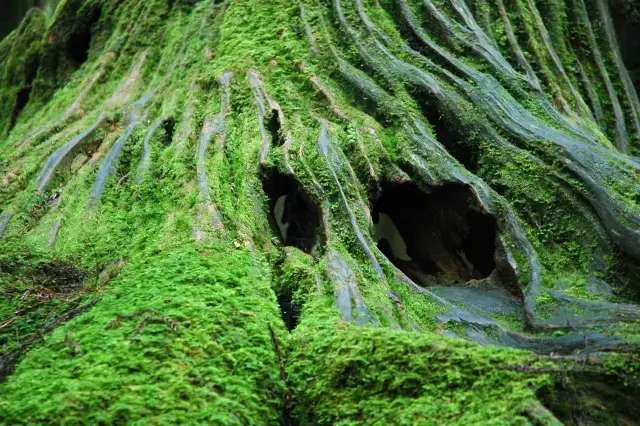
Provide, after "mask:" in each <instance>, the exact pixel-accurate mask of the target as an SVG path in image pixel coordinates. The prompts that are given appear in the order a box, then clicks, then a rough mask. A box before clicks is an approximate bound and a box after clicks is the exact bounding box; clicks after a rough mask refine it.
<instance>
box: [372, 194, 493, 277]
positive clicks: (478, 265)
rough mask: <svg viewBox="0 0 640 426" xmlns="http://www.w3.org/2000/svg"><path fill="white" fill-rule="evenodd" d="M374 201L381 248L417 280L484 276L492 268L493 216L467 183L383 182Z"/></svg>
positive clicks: (376, 230) (376, 231)
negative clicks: (421, 184)
mask: <svg viewBox="0 0 640 426" xmlns="http://www.w3.org/2000/svg"><path fill="white" fill-rule="evenodd" d="M372 204H373V206H372V213H373V221H374V224H375V236H376V240H377V241H378V247H379V248H380V251H382V252H383V253H384V254H385V256H387V257H388V258H389V260H391V261H392V262H393V263H394V264H395V265H396V266H397V267H398V268H400V269H401V270H402V271H403V272H404V273H406V274H407V275H408V276H409V277H411V278H412V279H413V280H415V281H416V282H417V283H421V284H424V285H426V284H428V283H431V282H433V277H434V276H438V277H443V278H445V279H447V280H451V281H469V280H472V279H483V278H486V277H488V276H489V275H490V274H491V273H492V272H493V270H494V269H495V268H496V264H495V260H494V255H495V252H496V232H497V229H496V221H495V219H494V218H493V216H491V215H488V214H486V213H484V212H482V211H481V210H480V209H479V208H478V203H477V200H476V199H475V196H474V194H473V193H472V191H471V189H470V188H469V187H468V186H466V185H461V184H447V185H443V186H436V187H431V188H429V190H428V191H423V190H421V189H420V188H419V187H418V186H417V185H415V184H414V183H400V184H398V183H383V185H382V186H381V191H380V193H379V194H378V195H377V197H376V199H375V200H374V201H373V203H372ZM430 277H432V278H430Z"/></svg>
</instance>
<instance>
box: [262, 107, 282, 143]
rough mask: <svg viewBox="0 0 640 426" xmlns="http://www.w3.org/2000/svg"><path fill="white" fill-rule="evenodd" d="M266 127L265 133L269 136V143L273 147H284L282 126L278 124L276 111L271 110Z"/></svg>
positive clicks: (278, 118)
mask: <svg viewBox="0 0 640 426" xmlns="http://www.w3.org/2000/svg"><path fill="white" fill-rule="evenodd" d="M266 127H267V131H268V132H269V134H270V135H271V143H273V145H274V146H282V145H284V138H283V137H282V133H281V130H282V124H281V123H280V117H279V116H278V111H276V110H275V109H273V110H271V113H270V114H269V119H268V121H267V126H266Z"/></svg>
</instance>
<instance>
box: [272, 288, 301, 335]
mask: <svg viewBox="0 0 640 426" xmlns="http://www.w3.org/2000/svg"><path fill="white" fill-rule="evenodd" d="M277 296H278V305H280V312H281V314H282V320H283V321H284V324H285V325H286V326H287V330H289V331H291V330H293V329H294V328H296V327H297V326H298V321H299V320H300V313H301V312H302V308H301V307H300V306H299V305H298V304H297V303H295V302H294V301H293V294H292V293H291V291H290V290H281V291H280V292H279V293H278V295H277Z"/></svg>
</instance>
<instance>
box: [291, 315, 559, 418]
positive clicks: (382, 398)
mask: <svg viewBox="0 0 640 426" xmlns="http://www.w3.org/2000/svg"><path fill="white" fill-rule="evenodd" d="M290 346H291V353H290V365H289V367H288V369H287V373H288V379H289V382H290V385H291V387H292V389H293V391H294V395H295V396H296V399H295V405H294V407H295V410H294V414H295V415H296V417H297V418H298V419H299V420H300V422H301V424H340V425H348V424H376V423H380V424H434V423H446V424H461V425H462V424H475V423H486V422H491V423H495V424H500V423H508V424H526V423H527V416H526V414H525V411H526V408H527V407H528V405H529V404H531V402H532V401H534V400H535V391H536V389H538V388H540V387H542V386H543V385H545V384H547V383H548V382H549V379H548V377H546V376H545V375H536V374H528V373H523V372H518V371H517V369H518V367H519V366H523V365H525V364H527V363H528V362H530V356H529V355H528V354H526V353H523V352H517V351H510V350H495V349H489V348H479V347H477V346H474V345H468V344H466V343H463V342H460V341H454V340H450V339H446V338H442V337H438V336H434V335H430V334H417V333H407V332H398V331H392V330H384V329H370V328H357V327H353V326H348V325H340V324H335V325H333V326H332V325H330V324H328V325H327V327H326V328H325V327H323V328H321V329H313V331H312V329H309V328H306V327H304V324H303V325H301V326H300V327H299V328H298V329H296V332H295V333H294V334H293V336H292V338H291V341H290Z"/></svg>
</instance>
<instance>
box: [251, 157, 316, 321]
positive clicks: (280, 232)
mask: <svg viewBox="0 0 640 426" xmlns="http://www.w3.org/2000/svg"><path fill="white" fill-rule="evenodd" d="M261 178H262V187H263V190H264V192H265V194H266V195H267V197H268V200H269V201H268V208H269V223H270V225H271V227H272V230H273V233H274V234H275V235H277V236H278V238H279V240H280V242H281V244H282V245H283V246H292V247H296V248H298V249H300V250H302V251H303V252H305V253H309V254H312V253H313V252H314V251H315V250H316V249H317V247H318V245H319V244H321V243H322V241H323V239H324V238H323V232H322V217H321V210H320V205H319V204H318V202H317V201H315V200H314V199H313V198H312V197H311V196H310V195H309V194H308V193H307V192H306V191H305V190H304V188H303V187H302V185H301V184H300V182H298V180H296V178H295V177H294V176H291V175H288V174H284V173H282V172H280V171H278V170H277V169H276V168H273V167H271V168H268V167H266V168H263V169H262V170H261ZM276 277H277V278H276V280H278V281H281V280H282V279H284V278H283V277H282V274H281V271H280V265H276ZM294 288H295V286H293V285H291V283H286V282H285V283H283V282H277V283H276V285H275V286H274V291H275V293H276V297H277V299H278V305H279V306H280V312H281V314H282V319H283V321H284V323H285V325H286V327H287V329H288V330H289V331H291V330H293V329H294V328H296V326H297V325H298V321H299V319H300V314H301V312H302V306H300V305H299V304H298V303H296V302H295V300H294V294H293V291H294V290H293V289H294Z"/></svg>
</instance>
